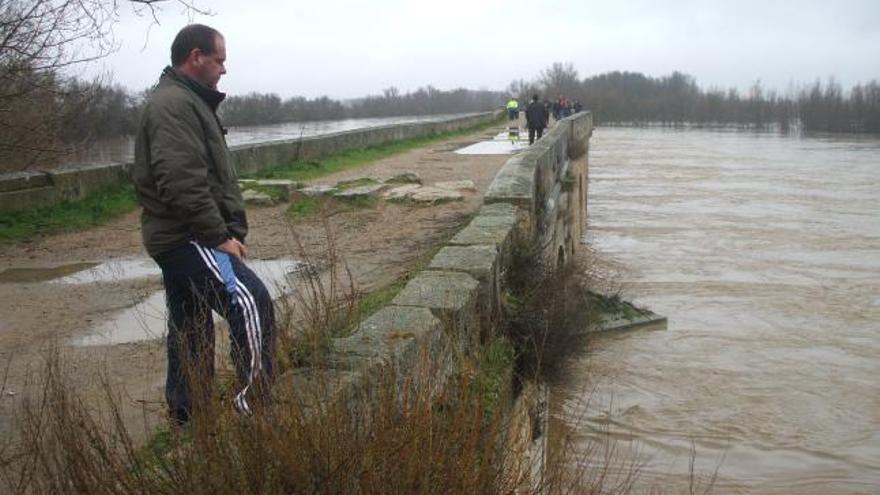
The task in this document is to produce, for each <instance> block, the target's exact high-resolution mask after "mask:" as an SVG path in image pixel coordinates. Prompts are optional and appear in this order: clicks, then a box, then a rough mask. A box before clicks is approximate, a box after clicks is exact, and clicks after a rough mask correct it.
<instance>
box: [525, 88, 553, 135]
mask: <svg viewBox="0 0 880 495" xmlns="http://www.w3.org/2000/svg"><path fill="white" fill-rule="evenodd" d="M549 120H550V114H549V113H548V112H547V105H545V104H544V103H542V102H541V101H539V100H538V95H533V96H532V101H531V102H530V103H529V106H528V107H526V125H527V126H528V128H529V144H533V143H534V142H535V134H537V135H538V139H541V136H543V135H544V129H545V128H546V127H547V121H549Z"/></svg>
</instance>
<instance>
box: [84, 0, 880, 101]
mask: <svg viewBox="0 0 880 495" xmlns="http://www.w3.org/2000/svg"><path fill="white" fill-rule="evenodd" d="M123 3H124V2H123ZM196 4H197V5H199V6H201V7H206V8H209V9H210V10H211V11H213V13H214V15H212V16H209V17H204V16H198V15H197V16H196V17H195V18H194V20H195V22H201V23H204V24H208V25H211V26H212V27H215V28H217V29H218V30H219V31H221V32H222V33H223V34H224V35H225V37H226V47H227V56H228V61H227V70H228V74H227V75H226V76H225V77H224V78H223V79H222V80H221V81H220V85H219V87H220V89H221V90H223V91H226V92H228V93H231V94H241V93H246V92H248V91H259V92H275V93H278V94H280V95H282V96H284V97H287V96H293V95H303V96H307V97H316V96H321V95H328V96H330V97H333V98H352V97H358V96H364V95H366V94H375V93H379V92H381V90H382V89H383V88H386V87H389V86H392V85H394V86H397V87H398V88H400V89H401V90H403V91H407V90H414V89H416V88H418V87H419V86H425V85H428V84H430V85H433V86H435V87H438V88H440V89H452V88H457V87H467V88H472V89H480V88H486V89H493V90H503V89H505V88H506V87H507V85H508V84H509V83H510V82H511V81H512V80H514V79H520V78H522V79H533V78H535V77H537V76H538V74H539V73H540V71H541V70H542V69H544V68H546V67H547V66H549V65H550V64H551V63H553V62H571V63H573V64H574V66H575V68H576V69H577V70H578V72H579V74H580V75H581V77H584V76H589V75H595V74H599V73H602V72H607V71H612V70H627V71H638V72H642V73H645V74H647V75H650V76H661V75H665V74H668V73H670V72H672V71H674V70H679V71H682V72H685V73H687V74H690V75H692V76H694V77H695V78H696V79H697V83H698V84H699V85H700V86H701V87H703V88H708V87H710V86H716V87H722V88H727V87H737V88H740V89H743V90H744V89H746V88H747V87H748V86H750V85H751V83H752V82H753V81H755V80H756V79H760V80H761V81H762V83H763V85H764V87H765V88H775V89H778V90H780V91H782V92H784V91H785V90H786V89H787V88H788V87H789V85H790V84H791V83H807V82H812V81H814V80H815V79H816V78H822V79H823V80H824V79H826V78H828V77H829V76H834V77H836V78H837V79H838V81H840V82H841V83H842V84H843V86H844V88H848V87H849V86H851V85H852V84H855V83H858V82H866V81H868V80H871V79H878V80H880V1H878V0H824V1H813V0H798V1H789V0H761V1H752V0H737V1H733V0H729V1H728V0H725V1H711V0H693V1H690V0H666V1H662V2H661V1H648V0H617V1H615V0H609V1H590V0H545V1H543V2H534V1H532V2H526V1H524V0H523V1H520V0H504V1H501V0H443V1H437V0H434V1H421V0H418V1H417V0H409V1H404V0H369V1H356V0H309V1H302V0H287V1H281V0H250V1H242V0H215V1H211V2H208V1H206V0H196ZM159 21H160V25H158V26H156V25H153V26H151V19H150V18H148V17H138V16H135V15H132V14H131V13H130V12H129V9H128V7H127V6H124V7H123V10H122V15H121V18H120V21H119V23H118V24H117V25H116V28H115V32H116V38H117V41H118V42H119V44H120V48H119V50H118V51H117V52H116V53H115V54H113V55H112V56H110V57H109V58H107V59H105V60H104V61H103V62H102V63H99V64H97V65H95V66H93V67H92V68H91V69H90V72H98V71H100V70H106V71H111V72H112V73H113V78H114V80H115V81H116V82H118V83H120V84H122V85H124V86H127V87H129V88H131V89H135V90H140V89H143V88H145V87H147V86H150V85H152V84H153V83H154V82H155V81H156V79H157V78H158V75H159V73H160V71H161V70H162V68H163V67H164V66H165V65H167V63H168V58H169V47H170V44H171V40H172V39H173V38H174V35H175V34H176V33H177V31H178V30H179V29H180V28H181V27H183V26H185V25H186V24H188V23H189V19H188V18H187V16H186V15H184V14H182V13H181V9H180V7H178V6H173V5H172V4H168V5H167V6H166V7H164V9H163V11H162V12H161V13H160V15H159Z"/></svg>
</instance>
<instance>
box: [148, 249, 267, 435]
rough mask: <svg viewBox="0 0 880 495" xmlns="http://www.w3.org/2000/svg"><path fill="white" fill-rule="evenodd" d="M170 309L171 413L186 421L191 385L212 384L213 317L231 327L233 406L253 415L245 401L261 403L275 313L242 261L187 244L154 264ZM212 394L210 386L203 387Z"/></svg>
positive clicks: (168, 384)
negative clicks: (235, 379) (235, 382)
mask: <svg viewBox="0 0 880 495" xmlns="http://www.w3.org/2000/svg"><path fill="white" fill-rule="evenodd" d="M155 259H156V263H158V264H159V267H160V268H161V269H162V279H163V282H164V284H165V300H166V304H167V306H168V339H167V346H168V375H167V378H166V382H165V399H166V400H167V401H168V407H169V413H170V414H171V416H172V417H173V418H175V419H177V420H180V421H186V420H188V419H189V417H190V414H191V412H192V406H193V397H192V395H193V391H192V390H191V384H193V383H195V382H193V380H212V379H213V376H214V322H213V319H212V316H211V310H214V311H216V312H217V313H218V314H220V315H221V316H222V317H223V318H225V319H226V321H227V322H228V323H229V331H230V341H231V349H232V360H233V362H234V363H235V369H236V374H237V376H238V386H237V388H236V391H235V397H234V405H235V408H236V409H237V410H238V411H239V412H242V413H250V412H251V404H249V402H248V399H249V398H257V399H264V398H266V394H268V392H269V390H268V387H269V385H270V382H271V379H272V376H273V370H272V355H273V352H274V343H275V312H274V309H273V307H272V298H271V297H270V295H269V291H268V290H266V286H265V285H263V282H262V281H261V280H260V279H259V277H257V275H256V274H255V273H254V272H253V271H252V270H251V269H250V268H248V267H247V266H246V265H245V264H244V262H243V261H241V260H240V259H238V258H236V257H235V256H231V255H229V254H227V253H225V252H223V251H219V250H216V249H212V248H206V247H204V246H201V245H200V244H198V243H196V242H190V243H189V244H187V245H185V246H181V247H179V248H176V249H172V250H171V251H167V252H165V253H162V254H160V255H158V256H156V258H155ZM200 385H204V387H203V388H204V390H205V391H210V390H212V381H206V382H202V383H200Z"/></svg>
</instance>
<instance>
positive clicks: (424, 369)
mask: <svg viewBox="0 0 880 495" xmlns="http://www.w3.org/2000/svg"><path fill="white" fill-rule="evenodd" d="M449 342H450V341H449V338H448V336H447V335H446V333H445V332H444V331H443V324H442V322H441V321H440V320H439V319H437V318H436V317H435V316H434V315H433V314H431V311H430V310H429V309H428V308H417V307H404V306H385V307H384V308H382V309H380V310H379V311H377V312H376V313H375V314H373V315H372V316H370V317H369V318H367V319H366V320H364V321H362V322H361V323H360V324H359V325H358V328H357V329H356V330H355V331H354V333H352V334H351V335H349V336H347V337H344V338H339V339H335V340H334V341H333V354H332V356H331V363H332V366H333V367H334V368H338V369H346V370H352V371H355V370H366V371H367V372H369V373H379V372H381V370H380V369H378V368H377V367H387V366H391V367H393V370H394V372H395V373H396V374H397V378H398V379H399V380H405V381H408V380H409V379H411V378H412V377H413V376H414V375H415V376H418V375H424V374H425V373H428V375H429V376H430V375H437V374H446V373H448V371H449V369H448V364H449V361H448V360H447V359H446V357H447V356H448V355H449V351H450V349H449V348H448V347H449V345H450V343H449Z"/></svg>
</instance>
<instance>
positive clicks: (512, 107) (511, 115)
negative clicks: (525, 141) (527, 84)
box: [495, 98, 519, 120]
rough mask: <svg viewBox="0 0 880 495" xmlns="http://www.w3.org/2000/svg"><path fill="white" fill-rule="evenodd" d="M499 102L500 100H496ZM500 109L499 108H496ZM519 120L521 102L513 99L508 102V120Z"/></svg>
mask: <svg viewBox="0 0 880 495" xmlns="http://www.w3.org/2000/svg"><path fill="white" fill-rule="evenodd" d="M495 101H498V100H495ZM495 108H498V107H495ZM518 118H519V101H517V99H516V98H511V99H510V100H508V101H507V120H516V119H518Z"/></svg>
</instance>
